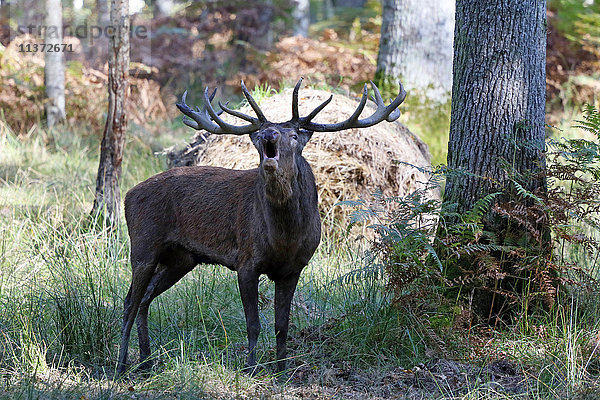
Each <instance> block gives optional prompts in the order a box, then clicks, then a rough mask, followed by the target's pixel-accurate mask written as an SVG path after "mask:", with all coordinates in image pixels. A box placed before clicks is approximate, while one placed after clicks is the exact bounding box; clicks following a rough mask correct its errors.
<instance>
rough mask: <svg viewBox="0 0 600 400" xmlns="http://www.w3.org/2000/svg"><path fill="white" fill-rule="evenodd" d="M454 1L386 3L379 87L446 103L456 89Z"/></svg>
mask: <svg viewBox="0 0 600 400" xmlns="http://www.w3.org/2000/svg"><path fill="white" fill-rule="evenodd" d="M453 29H454V0H402V1H400V0H383V13H382V24H381V39H380V41H379V54H378V56H377V72H376V77H375V79H376V83H379V84H380V85H383V86H385V85H386V84H396V83H397V80H398V79H402V83H403V84H404V86H405V87H406V88H407V89H412V88H418V89H420V90H422V91H423V92H425V93H426V94H427V95H428V96H430V97H433V98H436V99H440V100H441V99H443V98H445V97H446V96H447V93H448V92H450V89H451V88H452V37H453Z"/></svg>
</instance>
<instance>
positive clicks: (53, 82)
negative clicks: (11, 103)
mask: <svg viewBox="0 0 600 400" xmlns="http://www.w3.org/2000/svg"><path fill="white" fill-rule="evenodd" d="M45 25H46V32H45V36H44V44H46V47H47V48H48V47H50V49H51V51H45V53H44V61H45V66H44V83H45V86H46V97H47V99H48V100H47V102H46V104H45V106H46V107H45V108H46V121H47V123H48V126H49V127H52V126H54V125H55V124H56V123H57V122H60V121H62V120H64V119H65V56H64V53H63V51H62V48H61V45H62V43H63V37H62V25H63V24H62V5H61V1H60V0H46V21H45Z"/></svg>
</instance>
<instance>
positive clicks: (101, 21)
mask: <svg viewBox="0 0 600 400" xmlns="http://www.w3.org/2000/svg"><path fill="white" fill-rule="evenodd" d="M96 13H97V15H98V26H101V27H102V28H105V27H107V26H108V24H110V9H109V7H108V0H96Z"/></svg>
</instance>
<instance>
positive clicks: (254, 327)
mask: <svg viewBox="0 0 600 400" xmlns="http://www.w3.org/2000/svg"><path fill="white" fill-rule="evenodd" d="M238 285H239V288H240V295H241V297H242V304H243V305H244V314H245V315H246V330H247V333H248V360H247V361H246V369H247V370H248V371H250V372H251V373H254V372H255V371H254V367H255V366H256V343H257V342H258V334H259V333H260V321H259V318H258V273H256V271H254V270H252V269H248V270H244V269H241V270H240V271H238Z"/></svg>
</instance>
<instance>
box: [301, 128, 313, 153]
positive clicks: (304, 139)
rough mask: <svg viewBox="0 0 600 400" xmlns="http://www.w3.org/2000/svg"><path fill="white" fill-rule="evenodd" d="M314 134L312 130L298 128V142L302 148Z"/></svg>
mask: <svg viewBox="0 0 600 400" xmlns="http://www.w3.org/2000/svg"><path fill="white" fill-rule="evenodd" d="M312 135H313V132H312V131H307V130H305V129H298V144H299V145H300V148H304V146H305V145H306V143H308V141H309V140H310V138H311V137H312Z"/></svg>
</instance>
